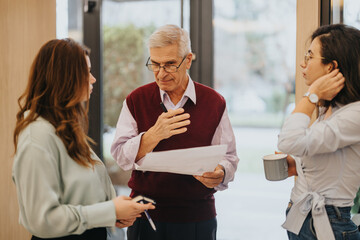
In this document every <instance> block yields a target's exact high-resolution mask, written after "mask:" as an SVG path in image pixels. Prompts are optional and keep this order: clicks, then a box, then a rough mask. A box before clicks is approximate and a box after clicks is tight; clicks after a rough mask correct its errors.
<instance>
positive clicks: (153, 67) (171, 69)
mask: <svg viewBox="0 0 360 240" xmlns="http://www.w3.org/2000/svg"><path fill="white" fill-rule="evenodd" d="M185 58H186V56H185V57H184V58H183V59H182V60H181V63H180V64H179V65H178V66H176V65H172V64H165V65H164V66H161V65H160V64H154V63H149V61H150V57H149V58H148V60H147V61H146V64H145V66H146V67H147V68H148V69H149V70H150V71H152V72H159V71H160V68H163V69H164V71H165V72H167V73H174V72H177V71H178V69H179V67H180V66H181V64H182V63H183V62H184V60H185Z"/></svg>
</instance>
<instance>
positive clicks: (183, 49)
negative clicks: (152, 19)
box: [148, 24, 191, 57]
mask: <svg viewBox="0 0 360 240" xmlns="http://www.w3.org/2000/svg"><path fill="white" fill-rule="evenodd" d="M173 44H177V45H178V47H179V52H178V54H179V57H185V56H186V55H187V54H189V53H190V52H191V43H190V38H189V34H188V32H187V31H186V30H184V29H182V28H180V27H178V26H176V25H171V24H168V25H165V26H162V27H160V28H158V29H157V30H156V31H155V32H154V33H153V34H151V36H150V38H149V41H148V47H149V48H160V47H166V46H169V45H173Z"/></svg>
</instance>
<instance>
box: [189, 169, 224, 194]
mask: <svg viewBox="0 0 360 240" xmlns="http://www.w3.org/2000/svg"><path fill="white" fill-rule="evenodd" d="M224 176H225V170H224V167H223V166H221V165H217V167H216V168H215V170H214V171H213V172H206V173H204V174H203V175H202V176H194V178H196V179H197V180H198V181H200V182H201V183H202V184H204V185H205V186H206V187H207V188H214V187H216V186H217V185H219V184H220V183H222V181H223V180H224Z"/></svg>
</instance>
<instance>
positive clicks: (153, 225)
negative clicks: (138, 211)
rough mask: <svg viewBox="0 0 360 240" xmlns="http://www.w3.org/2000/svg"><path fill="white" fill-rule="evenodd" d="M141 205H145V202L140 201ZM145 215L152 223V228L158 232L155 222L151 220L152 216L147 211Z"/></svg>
mask: <svg viewBox="0 0 360 240" xmlns="http://www.w3.org/2000/svg"><path fill="white" fill-rule="evenodd" d="M140 203H142V204H144V202H143V201H140ZM144 213H145V216H146V218H147V219H148V221H149V223H150V225H151V227H152V228H153V229H154V231H155V232H156V227H155V224H154V222H153V220H152V219H151V217H150V215H149V213H148V211H147V210H145V211H144Z"/></svg>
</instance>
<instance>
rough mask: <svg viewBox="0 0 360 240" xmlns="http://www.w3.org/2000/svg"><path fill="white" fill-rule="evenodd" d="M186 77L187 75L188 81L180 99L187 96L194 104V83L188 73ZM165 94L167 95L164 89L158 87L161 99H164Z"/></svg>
mask: <svg viewBox="0 0 360 240" xmlns="http://www.w3.org/2000/svg"><path fill="white" fill-rule="evenodd" d="M188 77H189V82H188V85H187V87H186V89H185V92H184V95H183V96H182V98H181V99H183V98H184V97H188V98H190V100H191V101H192V102H193V103H194V104H195V105H196V92H195V84H194V82H193V80H192V79H191V77H190V76H189V75H188ZM159 89H160V88H159ZM166 95H168V94H167V93H166V92H165V91H163V90H161V89H160V98H161V101H164V97H165V96H166Z"/></svg>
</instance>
